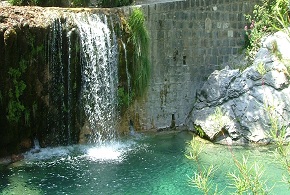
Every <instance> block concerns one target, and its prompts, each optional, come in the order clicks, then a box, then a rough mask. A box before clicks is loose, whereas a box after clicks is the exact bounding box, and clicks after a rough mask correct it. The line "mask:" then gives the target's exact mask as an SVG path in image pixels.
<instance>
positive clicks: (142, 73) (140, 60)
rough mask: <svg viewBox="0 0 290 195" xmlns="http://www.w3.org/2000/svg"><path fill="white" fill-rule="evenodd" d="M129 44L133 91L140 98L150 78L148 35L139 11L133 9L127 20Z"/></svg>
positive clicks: (142, 16)
mask: <svg viewBox="0 0 290 195" xmlns="http://www.w3.org/2000/svg"><path fill="white" fill-rule="evenodd" d="M128 28H129V31H130V35H131V36H130V38H129V42H131V43H132V45H133V55H134V59H133V67H132V69H133V74H132V79H133V91H134V93H135V95H136V96H138V97H140V96H142V95H143V93H144V92H145V91H146V88H147V86H148V83H149V77H150V63H149V35H148V32H147V29H146V27H145V16H144V14H143V12H142V10H141V9H137V8H136V9H134V10H133V12H132V14H131V15H130V17H129V20H128Z"/></svg>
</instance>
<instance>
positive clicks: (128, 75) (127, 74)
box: [121, 40, 131, 107]
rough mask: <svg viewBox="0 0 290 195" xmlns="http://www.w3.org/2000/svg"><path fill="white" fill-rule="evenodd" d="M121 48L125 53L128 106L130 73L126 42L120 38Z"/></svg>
mask: <svg viewBox="0 0 290 195" xmlns="http://www.w3.org/2000/svg"><path fill="white" fill-rule="evenodd" d="M121 43H122V46H123V49H124V54H125V65H126V76H127V93H128V105H127V106H128V107H129V103H130V96H131V85H130V83H131V75H130V73H129V68H128V59H127V48H126V44H125V43H124V41H123V40H121Z"/></svg>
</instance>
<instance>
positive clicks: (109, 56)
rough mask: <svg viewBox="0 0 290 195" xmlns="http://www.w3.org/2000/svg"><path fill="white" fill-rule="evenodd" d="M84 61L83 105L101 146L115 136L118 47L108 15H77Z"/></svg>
mask: <svg viewBox="0 0 290 195" xmlns="http://www.w3.org/2000/svg"><path fill="white" fill-rule="evenodd" d="M74 20H75V22H76V25H77V27H78V30H79V35H80V42H81V60H82V62H81V63H82V94H81V95H82V102H83V106H84V111H85V114H86V117H87V118H88V121H89V124H90V129H91V130H92V131H93V132H92V137H91V138H90V142H94V143H95V142H102V141H104V140H108V139H113V138H114V137H115V135H116V121H117V119H118V112H117V86H118V69H117V63H118V60H117V59H118V45H117V39H116V35H115V33H114V32H113V31H111V30H110V28H109V26H108V18H107V16H105V15H101V16H100V15H98V14H90V13H77V14H75V15H74Z"/></svg>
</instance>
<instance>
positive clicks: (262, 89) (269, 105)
mask: <svg viewBox="0 0 290 195" xmlns="http://www.w3.org/2000/svg"><path fill="white" fill-rule="evenodd" d="M289 50H290V38H289V36H288V34H287V33H285V32H277V33H275V34H274V35H271V36H269V37H267V38H265V39H264V41H263V44H262V47H261V48H260V50H259V51H258V53H257V55H256V58H255V60H254V62H253V64H252V65H251V66H249V67H248V68H246V69H245V70H244V71H240V70H238V69H230V68H229V67H226V68H224V69H223V70H220V71H218V70H216V71H214V72H213V73H212V74H211V75H210V76H209V78H208V80H207V81H206V82H205V83H204V85H203V87H202V88H201V90H200V91H199V93H198V95H197V101H196V103H195V104H194V108H193V110H192V112H191V114H190V116H189V123H190V124H188V125H189V126H190V127H192V130H194V131H196V132H197V133H199V134H200V135H203V136H204V137H206V138H207V139H209V140H211V141H214V142H221V143H225V144H234V143H237V144H243V143H248V142H255V143H268V142H269V141H270V140H271V139H270V137H271V136H270V134H271V131H272V130H273V129H274V130H276V131H277V130H278V132H279V131H280V130H282V129H286V138H287V136H288V135H289V134H290V130H289V128H288V126H289V119H290V86H289V78H288V77H289V73H288V71H287V68H288V67H289V66H290V53H289Z"/></svg>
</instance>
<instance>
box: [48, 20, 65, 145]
mask: <svg viewBox="0 0 290 195" xmlns="http://www.w3.org/2000/svg"><path fill="white" fill-rule="evenodd" d="M62 35H63V26H62V23H61V20H60V19H59V18H55V19H54V21H53V23H52V25H51V32H50V34H49V40H48V55H47V56H48V59H47V60H48V64H49V77H51V82H50V84H49V91H50V96H49V106H50V110H49V114H48V119H47V120H48V124H47V126H48V131H49V133H50V134H53V135H54V138H50V139H51V140H53V141H52V142H53V143H54V144H57V143H59V142H61V141H62V142H64V143H67V136H66V131H67V125H66V122H67V119H66V114H65V110H66V105H65V98H66V95H65V81H64V79H65V75H64V74H65V72H64V61H63V56H64V54H63V36H62ZM57 132H60V133H57Z"/></svg>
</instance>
